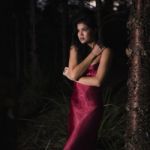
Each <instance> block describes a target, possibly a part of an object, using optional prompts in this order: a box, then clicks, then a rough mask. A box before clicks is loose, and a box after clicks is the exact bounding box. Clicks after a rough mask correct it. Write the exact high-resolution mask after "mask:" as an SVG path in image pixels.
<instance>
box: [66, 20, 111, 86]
mask: <svg viewBox="0 0 150 150" xmlns="http://www.w3.org/2000/svg"><path fill="white" fill-rule="evenodd" d="M94 32H95V31H94V30H93V29H91V28H90V27H88V26H87V25H86V24H85V23H83V22H80V23H78V24H77V37H78V39H79V41H80V42H81V44H87V45H89V46H90V47H91V48H92V50H91V52H90V53H89V55H88V56H87V57H86V58H85V59H84V60H83V61H82V62H81V63H78V61H77V60H78V48H77V47H76V46H74V45H72V46H71V48H70V57H69V65H68V67H65V68H64V72H63V75H64V76H66V77H67V78H68V79H70V80H72V81H75V82H78V83H82V84H85V85H90V86H96V87H100V86H101V84H102V81H103V79H104V77H105V75H106V72H107V70H108V68H109V65H110V63H111V58H112V52H111V50H110V49H109V48H104V49H103V48H101V47H100V46H99V45H98V44H97V43H96V41H95V40H94ZM100 58H101V59H100ZM96 63H99V64H101V65H99V66H98V69H97V73H96V75H95V76H93V77H87V76H83V74H84V73H85V71H86V70H87V68H88V67H89V65H91V64H96Z"/></svg>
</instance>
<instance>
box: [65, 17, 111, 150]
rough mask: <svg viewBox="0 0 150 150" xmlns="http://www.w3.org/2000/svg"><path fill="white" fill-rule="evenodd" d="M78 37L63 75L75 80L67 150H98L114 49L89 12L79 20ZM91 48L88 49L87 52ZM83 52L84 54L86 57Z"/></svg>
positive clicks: (76, 29)
mask: <svg viewBox="0 0 150 150" xmlns="http://www.w3.org/2000/svg"><path fill="white" fill-rule="evenodd" d="M75 31H76V32H75V33H76V40H75V41H74V42H73V43H72V45H71V48H70V56H69V65H68V67H65V68H64V72H63V75H64V76H66V77H67V78H68V79H70V80H72V81H74V86H73V93H72V96H71V102H70V112H69V118H68V119H69V120H68V133H69V135H68V138H67V141H66V143H65V145H64V149H63V150H95V149H96V140H97V133H98V129H99V126H100V122H101V119H102V110H103V104H102V83H103V81H104V79H105V76H106V74H107V72H108V69H109V66H110V64H111V60H112V52H111V49H109V48H106V47H104V46H101V45H100V44H98V42H97V38H96V24H95V21H93V18H92V17H90V16H89V15H83V16H80V17H79V18H78V19H77V20H76V21H75ZM85 50H87V51H85ZM82 51H83V52H84V54H86V52H88V54H86V55H84V56H83V57H81V56H82Z"/></svg>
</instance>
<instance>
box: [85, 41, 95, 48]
mask: <svg viewBox="0 0 150 150" xmlns="http://www.w3.org/2000/svg"><path fill="white" fill-rule="evenodd" d="M95 44H96V42H95V41H93V42H90V43H88V44H87V45H88V46H89V47H90V48H92V49H93V48H94V46H95Z"/></svg>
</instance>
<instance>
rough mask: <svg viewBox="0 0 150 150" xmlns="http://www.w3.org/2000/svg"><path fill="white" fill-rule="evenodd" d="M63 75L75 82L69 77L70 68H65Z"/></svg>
mask: <svg viewBox="0 0 150 150" xmlns="http://www.w3.org/2000/svg"><path fill="white" fill-rule="evenodd" d="M63 75H64V76H65V77H67V78H68V79H69V80H72V81H75V80H73V79H72V78H71V77H70V76H69V67H65V68H64V71H63Z"/></svg>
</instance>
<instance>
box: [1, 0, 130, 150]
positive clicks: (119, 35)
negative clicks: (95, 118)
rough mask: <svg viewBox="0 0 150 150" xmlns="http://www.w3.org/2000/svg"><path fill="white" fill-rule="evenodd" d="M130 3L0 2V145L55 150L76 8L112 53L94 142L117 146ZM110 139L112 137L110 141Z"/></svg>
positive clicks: (114, 149) (112, 149)
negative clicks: (89, 15)
mask: <svg viewBox="0 0 150 150" xmlns="http://www.w3.org/2000/svg"><path fill="white" fill-rule="evenodd" d="M130 5H132V3H130V1H119V0H118V1H117V0H116V1H115V0H114V1H113V0H112V1H111V0H105V1H97V7H95V6H92V5H91V4H90V3H89V1H88V0H87V1H77V0H76V1H73V0H70V1H67V0H43V1H42V0H41V1H40V0H37V1H36V0H26V1H19V0H5V1H3V2H1V10H2V13H1V26H2V27H1V41H2V44H1V55H0V71H1V72H0V99H1V100H0V112H1V113H0V133H1V134H0V136H1V140H0V141H1V145H2V146H4V148H3V150H5V149H6V150H7V149H9V150H10V149H11V150H16V149H17V150H34V149H36V150H48V149H49V150H61V149H62V146H63V144H64V142H65V139H66V137H67V131H66V129H67V126H66V123H67V120H66V119H67V112H68V108H69V99H70V94H71V91H72V87H71V85H72V82H70V81H68V80H67V79H66V78H65V77H63V76H62V72H63V68H64V67H65V66H67V62H68V52H69V45H70V42H71V32H72V28H71V21H72V18H73V17H74V16H75V15H76V13H78V11H79V10H81V9H83V8H84V9H85V8H86V9H89V10H91V11H92V12H94V13H95V15H96V16H97V22H98V23H99V32H100V35H101V38H102V40H103V42H104V43H105V44H106V45H108V46H109V47H111V48H112V49H113V50H114V52H115V57H114V61H113V66H112V69H111V72H110V77H111V78H110V79H109V83H108V85H107V87H106V89H105V91H104V104H105V111H104V117H103V121H102V125H101V127H100V130H99V138H98V145H97V148H98V149H100V148H102V149H103V150H121V149H122V148H123V145H124V137H123V136H124V129H125V121H126V120H125V116H126V112H125V105H126V100H127V86H126V82H127V77H128V59H127V57H126V54H125V49H126V47H127V45H128V34H129V32H128V29H127V20H128V16H129V10H130ZM114 141H115V142H114Z"/></svg>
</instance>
